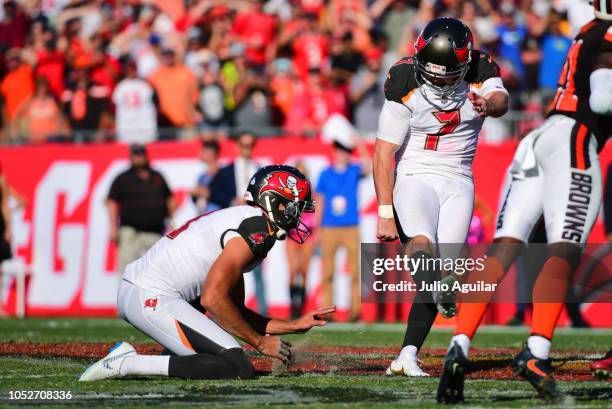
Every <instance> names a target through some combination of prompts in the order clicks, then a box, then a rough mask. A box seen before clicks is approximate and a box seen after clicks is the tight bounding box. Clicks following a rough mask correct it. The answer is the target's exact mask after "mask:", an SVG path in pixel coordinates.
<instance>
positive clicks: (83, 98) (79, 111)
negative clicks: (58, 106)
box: [62, 58, 112, 142]
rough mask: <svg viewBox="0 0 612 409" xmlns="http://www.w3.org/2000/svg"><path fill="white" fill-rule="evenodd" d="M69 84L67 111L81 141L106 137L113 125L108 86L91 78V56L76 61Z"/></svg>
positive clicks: (74, 135) (64, 97)
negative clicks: (92, 80)
mask: <svg viewBox="0 0 612 409" xmlns="http://www.w3.org/2000/svg"><path fill="white" fill-rule="evenodd" d="M74 64H75V67H74V71H72V74H71V79H70V83H69V85H68V88H67V89H66V90H65V91H64V93H63V94H62V104H63V110H64V114H65V115H66V117H67V118H68V122H69V123H70V127H71V129H72V138H73V140H75V141H77V142H92V141H94V140H98V141H101V140H104V139H105V134H104V131H105V130H108V129H110V128H111V124H112V118H111V115H110V107H109V97H110V95H109V93H108V91H109V90H108V88H106V87H103V86H99V85H98V84H95V83H93V82H91V79H90V70H89V65H88V64H89V63H88V60H87V59H85V58H82V59H81V58H79V59H77V60H76V61H75V63H74Z"/></svg>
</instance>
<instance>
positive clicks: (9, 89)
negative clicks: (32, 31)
mask: <svg viewBox="0 0 612 409" xmlns="http://www.w3.org/2000/svg"><path fill="white" fill-rule="evenodd" d="M6 66H7V69H8V72H7V74H6V75H5V77H4V78H3V79H2V82H1V83H0V94H1V95H2V99H3V106H4V117H5V119H6V123H5V126H7V129H8V130H9V132H7V134H8V136H9V137H16V136H17V135H12V134H11V132H10V130H11V129H12V130H15V129H16V127H15V126H14V124H13V121H14V120H15V116H16V115H17V110H18V109H19V107H20V106H21V104H23V103H24V102H25V101H27V100H28V99H29V98H30V97H31V96H32V94H34V78H33V72H32V68H31V67H30V66H29V65H28V64H26V63H24V62H22V60H21V50H19V49H17V48H12V49H10V50H8V51H7V53H6Z"/></svg>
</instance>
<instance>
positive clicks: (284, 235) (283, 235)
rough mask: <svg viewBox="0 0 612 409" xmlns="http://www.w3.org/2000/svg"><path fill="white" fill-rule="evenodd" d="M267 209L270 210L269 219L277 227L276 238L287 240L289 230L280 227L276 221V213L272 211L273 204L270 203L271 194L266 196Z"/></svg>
mask: <svg viewBox="0 0 612 409" xmlns="http://www.w3.org/2000/svg"><path fill="white" fill-rule="evenodd" d="M266 211H267V212H268V219H270V221H271V222H272V225H273V226H274V227H275V228H276V238H277V239H278V240H285V239H286V238H287V232H286V231H285V230H284V229H281V228H280V227H278V225H277V224H276V223H275V222H274V214H273V213H272V204H271V203H270V197H269V196H266Z"/></svg>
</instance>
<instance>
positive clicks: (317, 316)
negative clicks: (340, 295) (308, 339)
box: [293, 305, 336, 334]
mask: <svg viewBox="0 0 612 409" xmlns="http://www.w3.org/2000/svg"><path fill="white" fill-rule="evenodd" d="M334 311H336V306H335V305H329V306H327V307H319V308H317V309H316V310H314V311H310V312H309V313H308V314H306V315H304V316H302V317H300V318H298V319H297V320H294V321H293V326H294V329H293V332H294V333H295V334H303V333H304V332H306V331H308V330H309V329H311V328H312V327H322V326H324V325H326V324H327V320H325V315H327V314H331V313H332V312H334Z"/></svg>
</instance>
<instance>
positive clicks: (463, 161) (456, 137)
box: [377, 51, 507, 180]
mask: <svg viewBox="0 0 612 409" xmlns="http://www.w3.org/2000/svg"><path fill="white" fill-rule="evenodd" d="M414 75H415V72H414V63H413V60H412V58H405V59H403V60H400V61H398V62H397V63H396V64H395V65H394V66H393V67H392V68H391V70H390V71H389V76H388V78H387V82H386V84H385V97H386V101H385V105H384V107H383V110H382V112H381V115H380V119H379V127H378V135H377V137H378V138H379V139H382V140H385V141H388V142H391V143H394V144H397V145H401V147H400V148H399V149H398V151H397V155H396V161H397V174H398V175H399V174H419V173H433V174H439V175H443V176H459V177H464V178H468V179H470V180H471V178H472V161H473V159H474V154H475V153H476V145H477V143H478V134H479V133H480V129H481V128H482V124H483V122H484V118H480V117H479V116H478V115H477V113H476V112H475V111H474V109H473V106H472V103H471V101H470V100H469V99H468V93H469V92H470V91H472V92H474V93H476V94H479V95H485V94H487V93H489V92H491V91H502V92H507V91H506V90H505V88H504V86H503V83H502V80H501V78H500V77H499V68H498V67H497V65H496V64H495V62H493V61H492V60H491V58H490V57H489V56H488V55H487V54H485V53H482V52H479V51H474V52H473V60H472V62H471V63H470V68H469V70H468V72H467V74H466V76H465V80H464V81H463V82H462V83H461V84H460V86H459V87H458V88H457V90H455V91H454V93H453V94H452V95H451V96H449V97H448V99H444V100H442V99H440V98H439V97H437V96H435V95H433V94H432V93H431V92H428V90H427V86H424V87H419V85H418V84H417V82H416V80H415V78H414Z"/></svg>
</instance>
